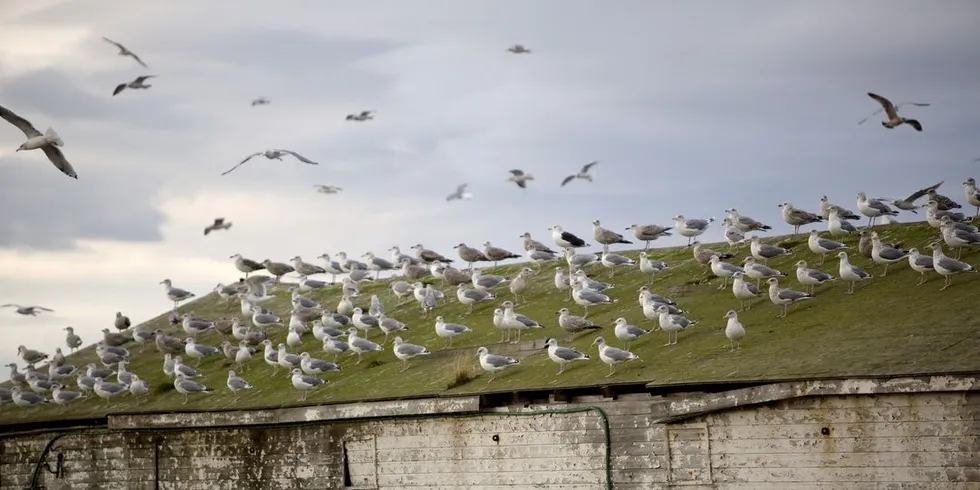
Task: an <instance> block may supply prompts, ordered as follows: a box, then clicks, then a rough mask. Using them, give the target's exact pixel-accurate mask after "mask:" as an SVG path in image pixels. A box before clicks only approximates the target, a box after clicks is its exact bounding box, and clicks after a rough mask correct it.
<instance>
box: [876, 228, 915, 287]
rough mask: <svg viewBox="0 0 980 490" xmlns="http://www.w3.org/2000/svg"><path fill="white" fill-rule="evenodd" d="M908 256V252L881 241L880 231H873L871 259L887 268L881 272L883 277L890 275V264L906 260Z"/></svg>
mask: <svg viewBox="0 0 980 490" xmlns="http://www.w3.org/2000/svg"><path fill="white" fill-rule="evenodd" d="M907 256H908V252H906V251H904V250H899V249H897V248H894V247H890V246H888V245H885V244H883V243H881V239H880V238H878V232H875V231H873V232H871V261H872V262H874V263H876V264H884V266H885V270H884V271H883V272H882V273H881V277H885V276H886V275H888V266H889V265H890V264H894V263H895V262H899V261H901V260H904V259H905V257H907Z"/></svg>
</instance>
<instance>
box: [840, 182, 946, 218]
mask: <svg viewBox="0 0 980 490" xmlns="http://www.w3.org/2000/svg"><path fill="white" fill-rule="evenodd" d="M943 182H945V181H940V182H939V183H938V184H935V185H931V186H929V187H926V188H924V189H919V190H917V191H915V192H913V193H912V194H910V195H909V197H906V198H905V199H887V198H879V199H878V200H879V201H885V202H890V203H891V204H892V206H895V207H896V208H898V209H901V210H902V211H911V212H913V213H916V214H918V212H917V211H916V209H918V208H919V206H917V205H916V204H915V201H917V200H919V199H920V198H922V197H923V196H925V195H926V194H928V193H929V191H935V190H936V189H939V186H941V185H943ZM841 217H843V216H841Z"/></svg>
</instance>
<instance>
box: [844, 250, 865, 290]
mask: <svg viewBox="0 0 980 490" xmlns="http://www.w3.org/2000/svg"><path fill="white" fill-rule="evenodd" d="M837 258H839V259H840V266H839V268H838V270H837V274H838V276H839V277H840V278H841V280H843V281H847V282H848V286H847V291H846V292H845V293H844V294H854V286H855V285H856V284H857V282H858V281H866V280H869V279H871V274H868V273H867V272H864V271H863V270H861V269H860V268H858V267H856V266H854V265H851V262H850V261H849V260H848V259H847V252H843V251H842V252H837Z"/></svg>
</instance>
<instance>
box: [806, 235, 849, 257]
mask: <svg viewBox="0 0 980 490" xmlns="http://www.w3.org/2000/svg"><path fill="white" fill-rule="evenodd" d="M807 245H808V246H809V247H810V251H811V252H813V253H815V254H817V255H819V256H820V263H821V264H823V263H824V261H826V260H827V254H829V253H830V252H834V251H837V250H841V249H845V248H849V247H848V246H847V245H844V244H843V243H840V242H835V241H833V240H828V239H826V238H820V232H819V231H817V230H810V237H809V238H808V239H807Z"/></svg>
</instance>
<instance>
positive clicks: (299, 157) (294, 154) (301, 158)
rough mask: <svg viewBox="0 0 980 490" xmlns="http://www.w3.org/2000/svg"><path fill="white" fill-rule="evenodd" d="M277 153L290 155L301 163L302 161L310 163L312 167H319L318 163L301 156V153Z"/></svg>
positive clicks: (286, 151) (284, 151)
mask: <svg viewBox="0 0 980 490" xmlns="http://www.w3.org/2000/svg"><path fill="white" fill-rule="evenodd" d="M277 151H281V152H283V153H289V154H290V155H292V156H294V157H296V159H297V160H299V161H301V162H303V163H308V164H310V165H319V164H318V163H317V162H314V161H313V160H310V159H308V158H306V157H304V156H303V155H300V154H299V153H296V152H295V151H292V150H277Z"/></svg>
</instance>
